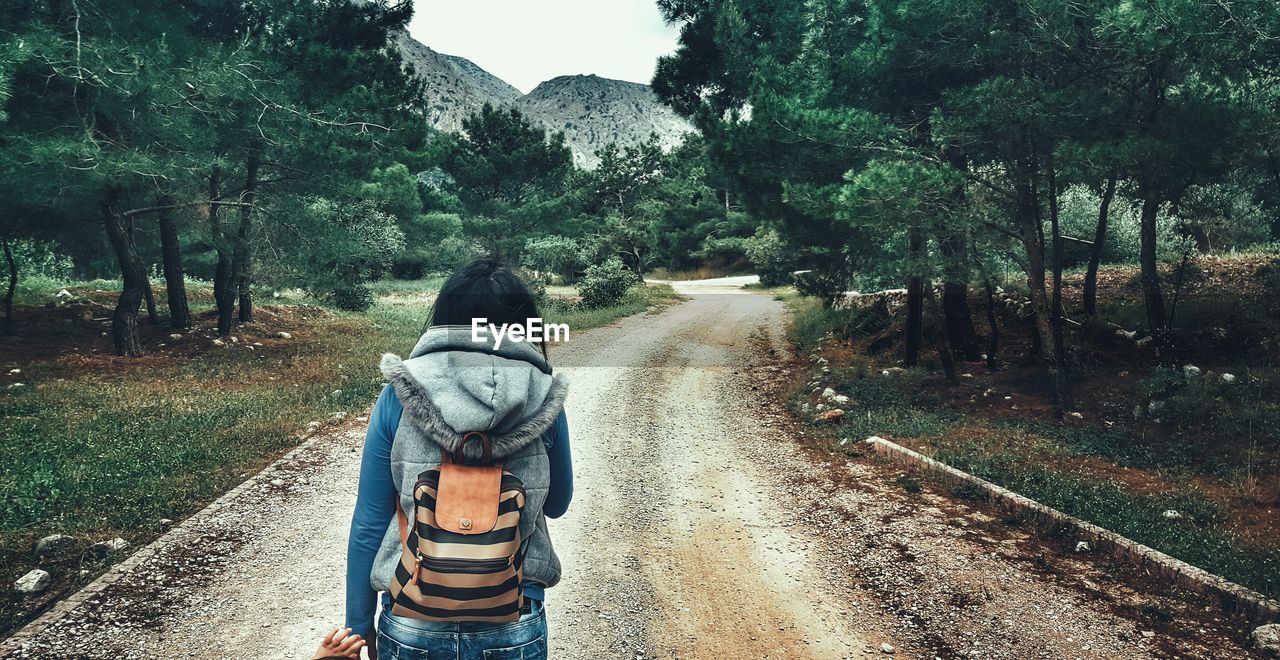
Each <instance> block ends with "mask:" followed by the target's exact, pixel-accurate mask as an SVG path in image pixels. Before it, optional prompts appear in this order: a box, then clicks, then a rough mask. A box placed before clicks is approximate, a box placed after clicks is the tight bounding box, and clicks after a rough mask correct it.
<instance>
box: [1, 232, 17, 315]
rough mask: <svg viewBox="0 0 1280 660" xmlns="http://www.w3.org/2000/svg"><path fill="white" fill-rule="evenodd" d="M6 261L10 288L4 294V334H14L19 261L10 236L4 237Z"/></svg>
mask: <svg viewBox="0 0 1280 660" xmlns="http://www.w3.org/2000/svg"><path fill="white" fill-rule="evenodd" d="M3 243H4V263H5V265H6V266H8V267H9V289H8V290H7V291H5V294H4V330H3V332H4V334H6V335H11V334H13V294H14V293H15V292H16V291H17V290H18V262H17V261H16V260H14V258H13V249H12V248H11V247H10V246H9V238H8V237H7V236H6V237H5V238H4V239H3Z"/></svg>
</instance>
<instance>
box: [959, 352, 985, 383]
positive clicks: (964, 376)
mask: <svg viewBox="0 0 1280 660" xmlns="http://www.w3.org/2000/svg"><path fill="white" fill-rule="evenodd" d="M983 359H984V360H985V359H986V356H983ZM960 377H961V378H973V374H960Z"/></svg>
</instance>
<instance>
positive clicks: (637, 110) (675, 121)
mask: <svg viewBox="0 0 1280 660" xmlns="http://www.w3.org/2000/svg"><path fill="white" fill-rule="evenodd" d="M518 105H519V107H520V109H521V110H523V111H524V112H525V114H526V115H528V116H529V117H531V118H534V119H536V120H538V121H540V122H542V124H543V125H544V126H546V127H547V128H549V129H551V130H555V131H564V136H565V142H566V143H568V145H569V148H570V149H572V150H573V159H574V162H575V163H577V164H578V166H580V167H587V168H591V167H595V165H596V164H597V162H598V159H597V158H596V156H595V153H596V150H598V149H601V148H604V147H605V146H607V145H609V144H610V143H614V144H618V145H630V144H635V143H637V142H643V141H644V140H646V139H648V137H649V135H650V134H656V135H657V136H658V141H659V143H660V144H661V145H662V147H663V148H664V149H670V148H671V147H674V146H676V145H678V144H679V143H680V141H681V140H682V139H683V138H684V135H685V134H686V133H689V132H691V131H692V130H693V127H692V126H690V124H689V122H687V121H685V120H684V119H683V118H682V117H680V116H679V115H677V114H676V113H675V111H674V110H672V109H671V108H668V107H667V106H665V105H663V104H662V102H660V101H659V100H658V97H657V96H655V95H654V93H653V90H651V89H649V86H648V85H641V84H639V83H633V82H626V81H623V80H611V79H609V78H601V77H599V76H595V75H586V76H559V77H556V78H552V79H551V80H548V81H546V82H544V83H542V84H540V85H538V86H537V87H536V88H535V89H534V90H533V91H532V92H529V93H528V94H526V95H525V96H523V97H521V99H520V100H519V101H518Z"/></svg>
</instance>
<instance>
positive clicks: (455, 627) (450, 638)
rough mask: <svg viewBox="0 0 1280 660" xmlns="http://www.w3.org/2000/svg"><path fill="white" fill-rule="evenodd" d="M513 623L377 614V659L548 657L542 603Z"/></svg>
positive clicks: (534, 604)
mask: <svg viewBox="0 0 1280 660" xmlns="http://www.w3.org/2000/svg"><path fill="white" fill-rule="evenodd" d="M528 602H529V603H530V606H531V609H532V612H530V613H529V614H525V615H524V616H521V617H520V620H519V621H512V622H511V623H496V624H495V623H436V622H433V621H420V620H418V619H410V618H407V617H402V616H395V615H394V614H388V613H387V612H386V611H385V610H384V611H383V612H382V615H381V616H380V617H379V618H378V660H424V659H426V658H430V659H431V660H437V659H443V658H447V659H448V660H471V659H472V658H475V660H543V659H544V658H546V657H547V614H546V612H545V611H544V610H543V609H542V602H541V601H536V600H530V601H528Z"/></svg>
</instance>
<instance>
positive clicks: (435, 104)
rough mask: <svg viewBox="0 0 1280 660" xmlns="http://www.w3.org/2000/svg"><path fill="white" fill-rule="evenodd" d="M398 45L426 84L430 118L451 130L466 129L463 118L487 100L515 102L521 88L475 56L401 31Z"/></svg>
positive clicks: (497, 102) (432, 123)
mask: <svg viewBox="0 0 1280 660" xmlns="http://www.w3.org/2000/svg"><path fill="white" fill-rule="evenodd" d="M396 47H397V48H398V49H399V50H400V54H401V55H402V56H403V57H404V58H405V60H406V61H407V62H408V63H409V64H411V65H412V66H413V69H414V72H415V73H417V75H418V77H419V78H421V79H422V81H423V83H424V84H425V86H426V95H427V121H429V122H430V123H431V125H432V126H433V127H435V128H436V129H439V130H441V131H445V132H449V133H457V132H458V131H461V130H462V120H463V119H465V118H466V117H467V116H468V115H470V114H472V113H474V112H476V111H477V110H479V109H480V108H481V107H483V106H484V104H485V103H492V104H494V105H511V104H514V103H515V102H516V101H517V100H519V99H520V96H521V94H520V90H518V89H516V88H515V87H512V86H511V85H508V84H507V83H506V82H504V81H503V80H502V79H501V78H498V77H497V76H495V75H493V74H491V73H489V72H488V71H485V70H484V69H481V68H480V67H479V66H477V65H476V64H475V62H472V61H471V60H468V59H465V58H462V57H456V56H454V55H445V54H443V53H437V52H436V51H434V50H431V49H430V48H428V47H427V46H425V45H423V44H422V43H421V42H419V41H417V40H415V39H414V38H413V37H410V36H409V34H408V33H406V32H401V33H399V34H398V35H397V36H396Z"/></svg>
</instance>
